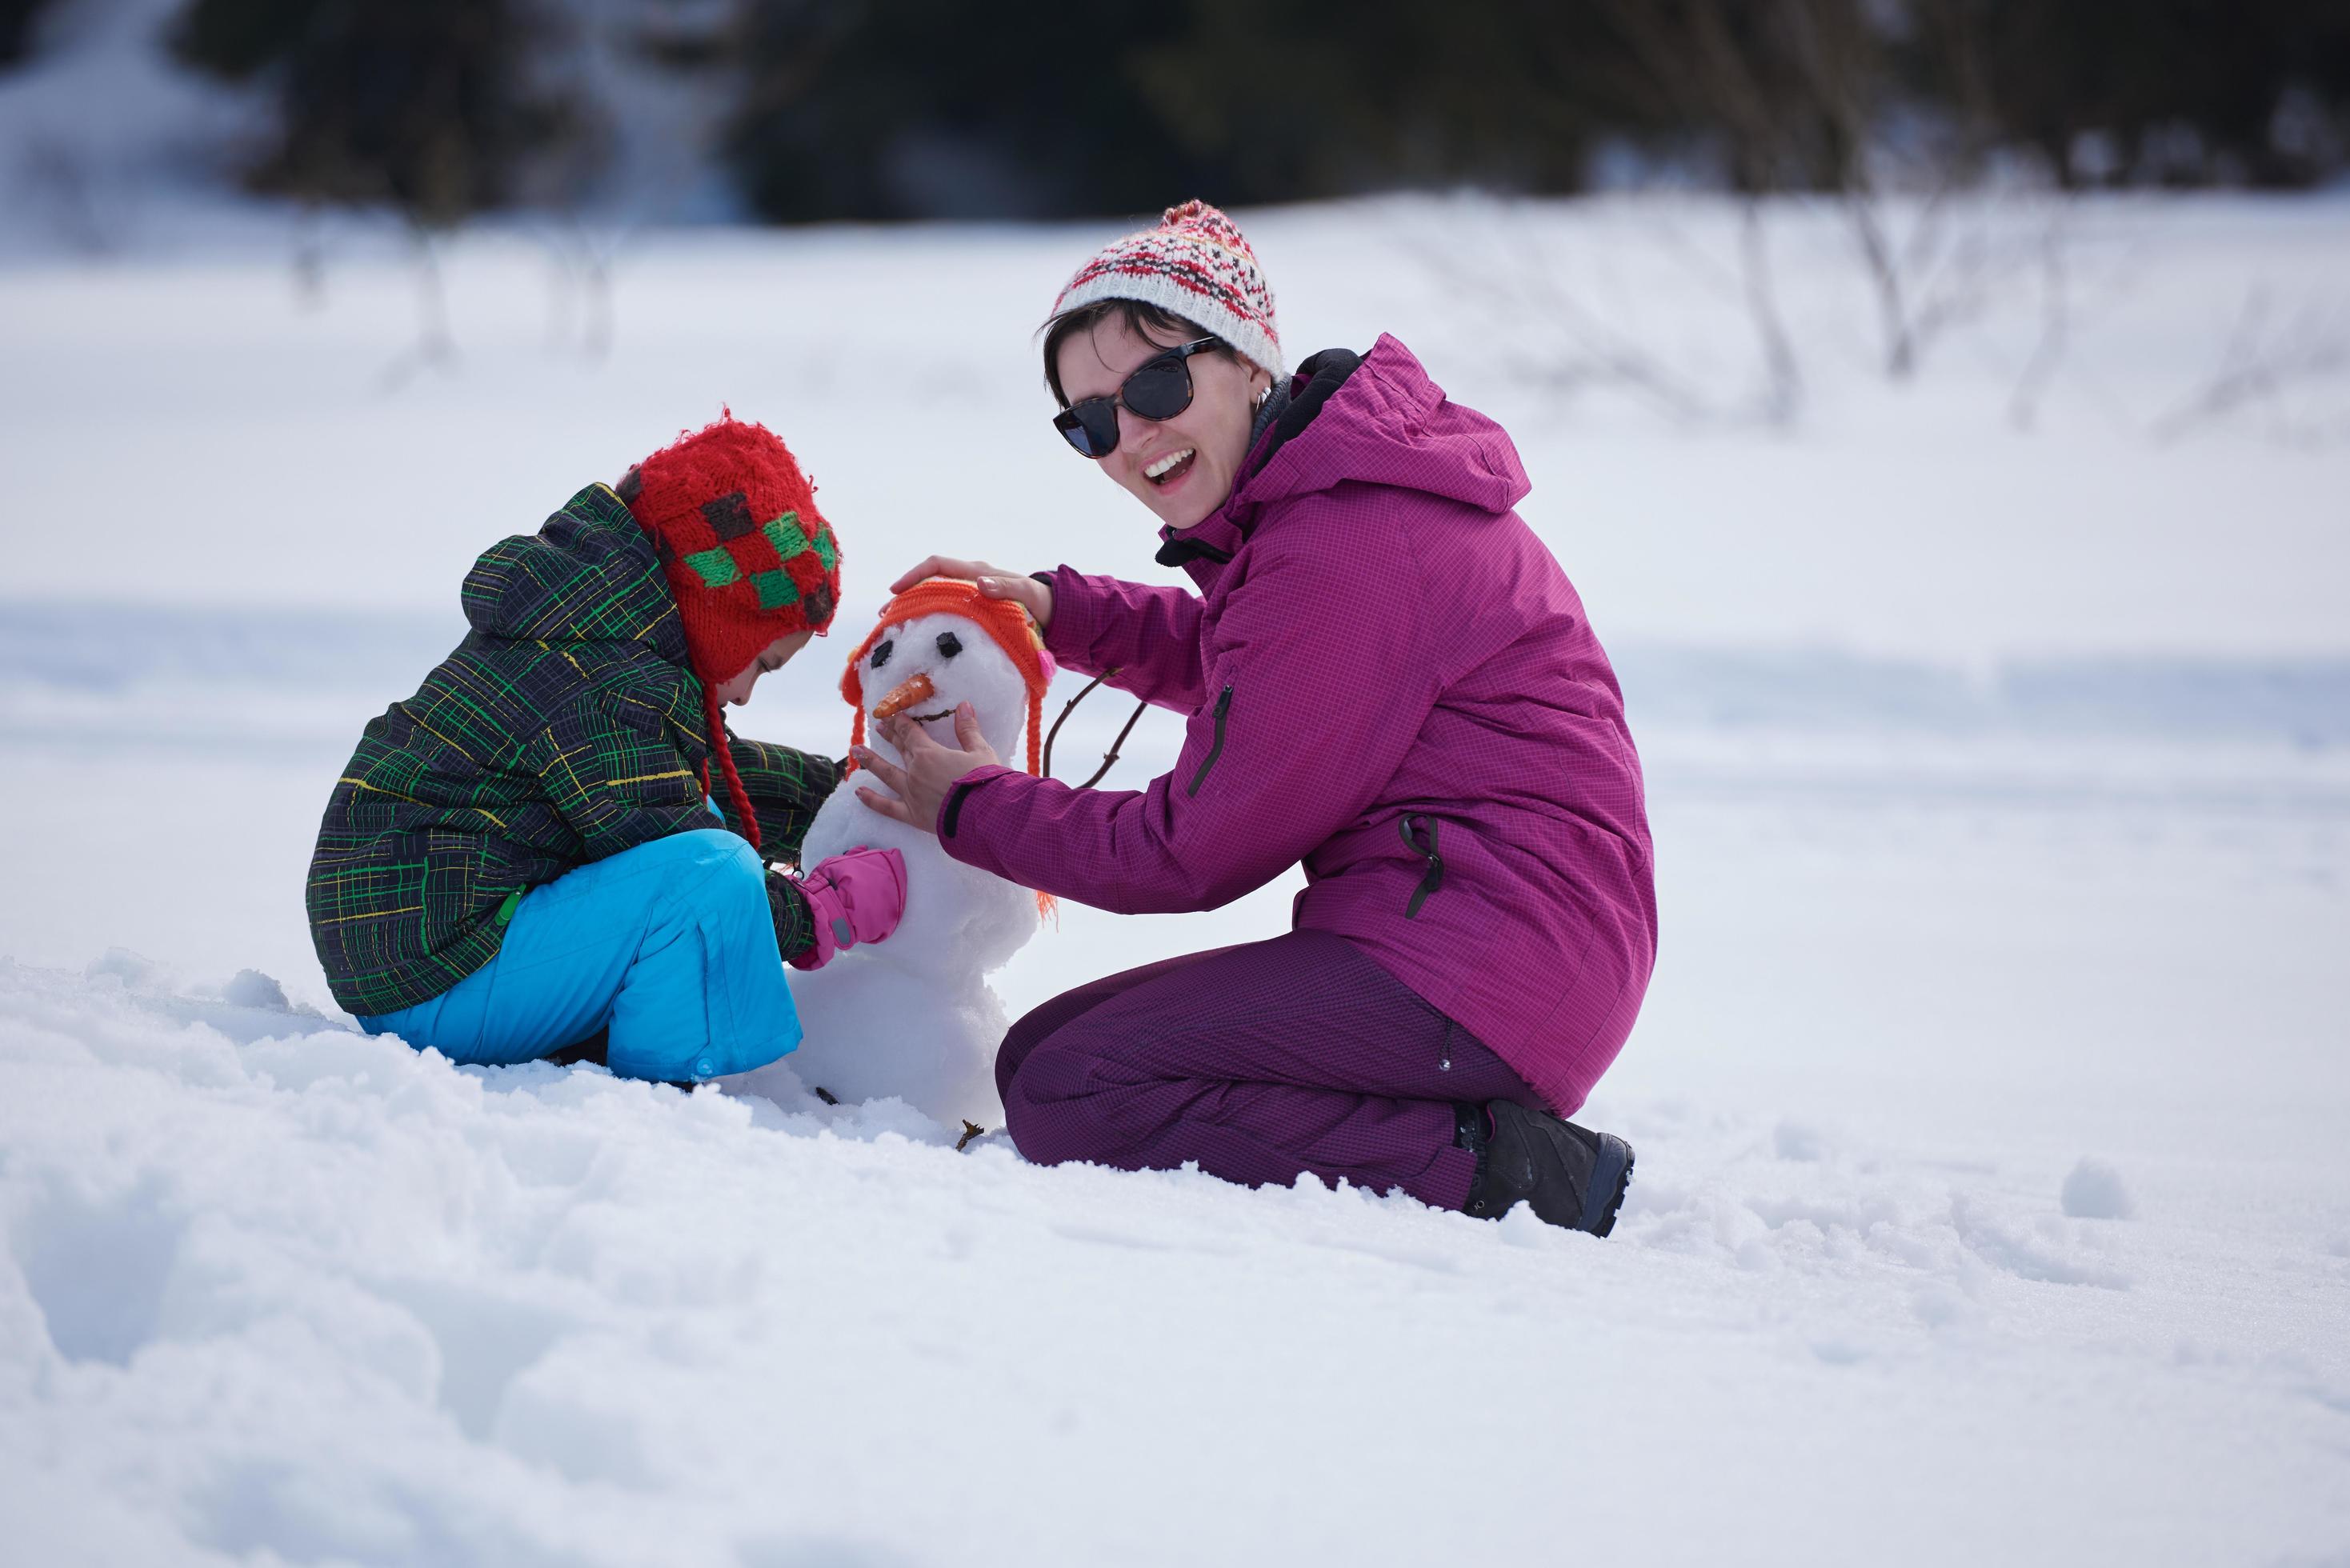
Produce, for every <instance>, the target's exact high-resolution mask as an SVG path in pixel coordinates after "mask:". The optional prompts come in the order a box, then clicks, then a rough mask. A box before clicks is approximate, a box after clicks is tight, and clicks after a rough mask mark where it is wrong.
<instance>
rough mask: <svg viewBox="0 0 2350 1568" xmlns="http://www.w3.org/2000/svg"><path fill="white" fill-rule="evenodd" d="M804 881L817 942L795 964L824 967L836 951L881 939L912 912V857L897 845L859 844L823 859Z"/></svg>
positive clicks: (801, 880)
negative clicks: (908, 871) (909, 864)
mask: <svg viewBox="0 0 2350 1568" xmlns="http://www.w3.org/2000/svg"><path fill="white" fill-rule="evenodd" d="M799 882H800V892H801V893H802V894H804V895H805V896H806V898H807V901H808V913H809V915H810V916H812V917H814V919H813V923H814V925H815V926H816V945H815V946H814V947H812V948H810V949H808V950H807V951H806V952H804V953H801V954H799V955H798V956H797V957H795V958H794V959H793V960H792V961H791V962H792V967H793V968H794V969H822V968H823V967H824V966H825V965H827V964H828V963H830V962H831V961H832V958H833V955H834V954H835V953H837V952H841V951H844V950H847V949H849V948H853V947H855V946H856V945H857V944H858V943H859V942H878V941H879V940H881V939H882V938H884V937H886V936H888V935H889V933H890V932H891V931H894V930H896V929H898V921H899V917H901V916H903V915H904V914H905V912H906V857H904V856H902V855H900V854H899V853H898V852H897V851H896V850H894V849H868V848H866V847H865V846H862V845H859V846H858V847H857V848H855V849H850V850H846V851H844V852H842V853H841V854H838V855H836V856H834V857H831V858H830V859H828V860H825V861H822V862H820V863H819V864H818V865H817V866H816V867H815V868H814V869H812V870H811V871H809V872H808V874H807V875H806V876H805V877H801V878H800V879H799Z"/></svg>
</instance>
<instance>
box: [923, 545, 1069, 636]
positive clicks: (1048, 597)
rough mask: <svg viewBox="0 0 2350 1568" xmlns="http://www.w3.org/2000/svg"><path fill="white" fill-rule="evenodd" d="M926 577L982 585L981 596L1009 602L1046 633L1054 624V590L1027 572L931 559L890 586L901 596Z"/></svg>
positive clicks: (946, 558) (951, 559) (965, 562)
mask: <svg viewBox="0 0 2350 1568" xmlns="http://www.w3.org/2000/svg"><path fill="white" fill-rule="evenodd" d="M924 577H959V578H961V579H962V581H964V582H966V583H977V584H978V585H979V596H980V597H982V598H987V599H1010V600H1012V601H1013V602H1014V603H1015V604H1017V605H1018V606H1019V607H1021V608H1022V609H1024V610H1026V611H1027V612H1028V618H1029V619H1030V620H1033V621H1035V623H1036V629H1037V630H1038V631H1043V630H1044V629H1045V628H1047V627H1049V626H1051V625H1052V624H1053V590H1052V588H1051V587H1048V586H1047V585H1045V584H1044V583H1040V582H1038V581H1037V580H1036V579H1035V578H1034V577H1032V576H1028V575H1027V574H1026V573H1024V572H1007V571H1005V570H1004V569H1003V567H1001V566H989V565H988V564H987V563H986V562H985V561H959V560H957V559H956V558H955V557H953V556H931V558H930V559H929V560H927V561H924V562H923V563H922V564H921V565H920V566H916V567H915V568H914V569H913V570H912V571H910V572H908V573H907V574H906V575H905V576H902V577H899V579H898V580H897V581H896V582H894V583H891V584H890V585H889V591H890V592H891V593H893V594H902V593H904V592H905V591H906V590H907V589H908V588H910V587H913V586H914V585H915V584H916V583H919V582H920V581H921V580H922V579H923V578H924Z"/></svg>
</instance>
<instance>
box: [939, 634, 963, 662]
mask: <svg viewBox="0 0 2350 1568" xmlns="http://www.w3.org/2000/svg"><path fill="white" fill-rule="evenodd" d="M961 652H962V639H961V638H959V637H957V636H956V635H955V634H954V633H952V632H951V631H942V632H941V633H939V657H941V659H952V658H953V657H954V656H955V655H956V654H958V653H961Z"/></svg>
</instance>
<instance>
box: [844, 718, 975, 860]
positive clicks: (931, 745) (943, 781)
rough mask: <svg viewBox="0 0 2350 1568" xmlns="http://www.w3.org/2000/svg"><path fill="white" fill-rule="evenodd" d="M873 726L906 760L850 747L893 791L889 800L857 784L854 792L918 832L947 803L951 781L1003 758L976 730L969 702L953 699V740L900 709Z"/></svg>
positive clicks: (927, 828) (926, 827) (862, 764)
mask: <svg viewBox="0 0 2350 1568" xmlns="http://www.w3.org/2000/svg"><path fill="white" fill-rule="evenodd" d="M873 728H874V730H875V731H876V732H878V733H879V734H880V735H881V737H882V738H883V739H885V740H887V741H888V742H889V743H890V744H891V745H893V746H895V747H897V748H898V754H899V756H901V757H903V758H905V759H906V762H905V765H904V766H903V767H900V766H899V765H898V764H897V763H892V762H890V761H889V759H887V758H886V757H883V756H882V755H880V754H879V753H877V752H875V751H874V750H873V749H872V748H871V747H869V746H853V747H851V748H850V751H851V753H852V754H854V755H855V757H856V758H857V762H858V766H859V767H863V768H866V769H868V770H869V771H870V772H871V773H872V774H873V776H874V778H875V779H876V780H877V781H879V783H881V784H884V785H886V786H888V787H889V790H890V791H891V792H893V793H894V794H896V796H897V798H896V799H895V800H892V799H891V798H889V795H885V794H881V793H880V792H879V790H871V789H867V788H866V787H865V786H863V785H862V784H860V785H858V790H857V798H858V799H859V800H861V801H863V802H864V803H865V804H866V805H868V806H870V807H871V808H872V809H873V810H875V811H878V812H879V813H880V814H881V815H884V816H890V817H895V818H897V819H898V820H899V822H902V823H904V824H905V825H906V826H909V827H911V828H914V829H915V830H917V831H918V832H922V833H928V832H930V831H931V825H932V824H934V823H936V822H937V821H938V819H939V812H940V810H941V808H943V807H944V806H945V805H946V800H947V792H948V791H949V790H951V789H952V788H953V787H954V782H955V780H957V779H959V778H962V776H963V775H964V774H968V773H970V772H971V771H972V769H974V768H992V767H996V766H999V765H1001V763H1003V758H1001V757H999V756H997V755H996V754H995V748H994V747H993V746H991V745H989V744H988V743H987V737H986V736H984V735H983V734H981V733H980V732H979V715H978V714H977V713H976V712H974V711H972V706H971V704H970V703H968V702H959V703H957V704H956V705H955V711H954V738H955V743H954V745H952V746H949V745H946V744H944V743H943V742H940V741H937V740H935V739H933V738H932V737H931V732H930V731H928V730H927V729H925V728H924V727H923V726H922V725H921V724H920V723H918V722H915V721H914V720H912V719H910V718H908V717H906V716H905V715H904V714H902V713H900V714H898V715H896V716H895V717H892V718H888V719H877V720H876V721H874V724H873Z"/></svg>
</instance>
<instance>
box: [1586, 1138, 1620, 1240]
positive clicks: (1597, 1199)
mask: <svg viewBox="0 0 2350 1568" xmlns="http://www.w3.org/2000/svg"><path fill="white" fill-rule="evenodd" d="M1631 1185H1632V1146H1631V1145H1630V1144H1628V1143H1626V1142H1625V1141H1624V1140H1623V1139H1622V1138H1620V1137H1617V1136H1616V1135H1615V1134H1614V1133H1601V1134H1600V1135H1599V1153H1598V1155H1597V1157H1596V1159H1595V1160H1594V1161H1593V1163H1592V1167H1591V1189H1590V1190H1589V1191H1588V1192H1586V1193H1585V1194H1584V1199H1583V1229H1585V1230H1586V1231H1590V1232H1591V1233H1592V1234H1593V1235H1595V1236H1605V1235H1607V1232H1608V1231H1613V1230H1614V1229H1616V1211H1617V1210H1619V1209H1621V1208H1623V1207H1624V1194H1625V1193H1626V1191H1627V1190H1628V1189H1630V1188H1631Z"/></svg>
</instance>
